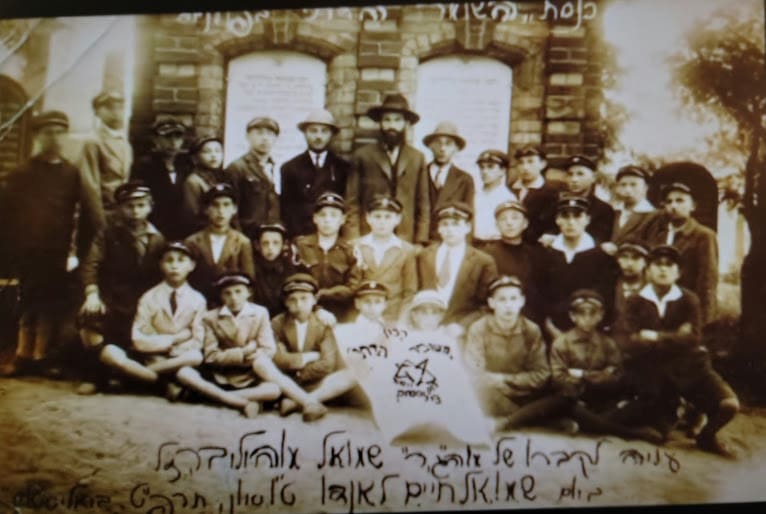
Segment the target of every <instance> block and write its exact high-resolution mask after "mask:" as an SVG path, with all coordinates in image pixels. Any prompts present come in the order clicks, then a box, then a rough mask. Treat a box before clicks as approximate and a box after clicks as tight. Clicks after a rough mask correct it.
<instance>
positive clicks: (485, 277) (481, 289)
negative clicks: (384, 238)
mask: <svg viewBox="0 0 766 514" xmlns="http://www.w3.org/2000/svg"><path fill="white" fill-rule="evenodd" d="M472 216H473V209H471V207H470V206H469V205H467V204H464V203H462V202H452V203H449V204H446V205H444V206H442V207H441V208H440V209H439V210H438V211H437V212H436V217H437V218H438V220H439V222H438V223H439V224H438V230H439V236H440V237H441V240H442V242H441V243H435V244H433V245H431V246H429V247H428V248H426V249H425V250H423V251H422V252H420V254H419V255H418V256H417V268H418V283H419V285H420V289H421V290H422V289H434V290H436V291H437V292H438V293H439V294H440V295H441V296H442V298H443V299H444V302H445V303H446V304H447V312H446V313H445V314H444V323H451V322H457V323H461V324H463V325H464V326H468V325H469V324H470V323H471V322H472V321H474V320H475V318H478V317H479V316H480V315H481V312H480V310H481V308H482V307H483V305H484V303H485V302H486V300H487V291H488V288H489V284H490V282H492V281H493V280H494V279H495V277H496V275H497V267H496V266H495V261H494V260H492V257H490V256H489V255H487V254H486V253H484V252H482V251H479V250H477V249H476V248H473V247H472V246H469V245H468V243H467V236H468V234H470V233H471V218H472Z"/></svg>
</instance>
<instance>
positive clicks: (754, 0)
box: [603, 0, 763, 175]
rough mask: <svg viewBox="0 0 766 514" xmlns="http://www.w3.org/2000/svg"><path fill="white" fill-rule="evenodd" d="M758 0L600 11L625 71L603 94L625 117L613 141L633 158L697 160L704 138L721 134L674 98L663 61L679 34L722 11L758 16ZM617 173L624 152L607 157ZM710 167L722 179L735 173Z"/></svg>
mask: <svg viewBox="0 0 766 514" xmlns="http://www.w3.org/2000/svg"><path fill="white" fill-rule="evenodd" d="M762 6H763V2H762V0H672V1H668V0H614V1H613V2H612V3H610V4H607V5H606V6H605V7H604V11H603V17H604V37H605V39H606V40H607V42H608V43H610V44H611V45H613V46H614V47H615V49H616V51H617V59H618V64H619V65H620V66H621V67H623V68H625V75H624V76H622V77H621V80H620V81H619V84H618V85H617V86H616V87H615V88H614V89H611V90H609V91H606V92H605V94H606V95H607V97H608V98H610V99H611V100H613V101H616V102H618V103H621V104H623V105H625V106H626V107H627V108H628V110H629V118H628V121H627V123H626V124H625V126H624V128H623V130H622V132H621V134H619V136H618V139H619V140H620V141H621V142H622V143H623V144H624V145H625V146H626V147H627V148H628V149H629V150H632V151H633V152H635V153H636V154H639V155H640V154H645V155H648V156H650V157H671V156H672V157H673V158H678V159H680V158H691V159H695V157H696V158H697V160H698V159H699V158H700V157H701V155H700V153H701V152H700V149H701V148H703V147H707V143H706V142H705V139H706V138H708V137H714V136H715V135H716V133H718V132H719V131H720V130H721V125H720V124H719V123H718V122H716V121H715V120H711V121H709V122H707V123H704V124H700V123H698V122H696V121H695V120H693V119H692V117H691V116H690V113H689V112H688V111H687V110H685V109H684V107H683V106H682V104H681V101H680V99H679V98H678V97H677V96H676V93H675V91H676V90H677V88H675V87H674V86H673V84H672V81H671V70H670V65H669V64H668V63H667V62H666V59H667V57H668V56H669V55H670V54H672V53H674V52H676V51H677V50H678V49H679V47H680V46H681V45H683V44H684V34H686V33H687V32H688V31H689V30H690V29H693V28H694V27H695V25H698V24H699V23H700V21H701V20H705V19H709V18H710V16H712V15H713V13H714V12H715V11H717V10H719V9H721V8H725V9H727V10H731V11H734V10H742V12H747V11H750V12H751V13H752V12H759V13H760V14H761V16H762V15H763V10H762ZM607 157H608V158H609V159H610V160H611V161H612V164H611V165H610V166H608V167H609V168H613V169H617V168H618V167H619V166H620V165H622V164H627V162H628V161H629V160H630V159H631V156H630V155H629V154H612V155H608V156H607ZM731 162H732V164H731V165H730V166H729V167H728V169H727V167H725V166H722V167H719V168H717V169H711V172H713V174H714V175H725V174H728V173H730V172H731V171H734V170H735V169H736V159H732V161H731Z"/></svg>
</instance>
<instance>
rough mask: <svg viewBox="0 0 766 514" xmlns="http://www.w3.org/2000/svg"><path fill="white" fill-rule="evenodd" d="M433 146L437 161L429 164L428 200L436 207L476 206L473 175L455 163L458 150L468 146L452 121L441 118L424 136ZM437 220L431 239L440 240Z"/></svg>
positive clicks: (432, 228) (432, 229)
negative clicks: (431, 130) (453, 203)
mask: <svg viewBox="0 0 766 514" xmlns="http://www.w3.org/2000/svg"><path fill="white" fill-rule="evenodd" d="M423 144H424V145H426V146H427V147H428V148H430V149H431V152H432V153H433V156H434V160H433V161H431V162H430V163H429V164H428V168H427V169H428V178H429V180H428V184H429V193H430V195H429V199H430V201H431V206H432V207H433V209H438V208H439V207H441V206H442V205H445V204H447V203H449V202H463V203H466V204H468V205H473V197H474V193H475V186H474V182H473V178H472V177H471V175H469V174H468V173H466V172H465V171H463V170H461V169H460V168H458V167H457V166H455V165H454V164H453V163H452V158H453V157H454V156H455V154H456V153H457V152H459V151H460V150H462V149H463V148H465V139H463V138H462V137H461V136H460V134H458V131H457V127H456V126H455V124H454V123H452V122H451V121H442V122H441V123H439V124H438V125H436V128H435V129H434V131H433V132H431V133H430V134H428V135H426V136H425V137H424V138H423ZM438 237H439V234H438V232H437V230H436V220H435V219H432V220H431V240H433V241H436V240H438Z"/></svg>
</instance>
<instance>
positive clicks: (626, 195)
mask: <svg viewBox="0 0 766 514" xmlns="http://www.w3.org/2000/svg"><path fill="white" fill-rule="evenodd" d="M648 185H649V172H647V171H646V170H645V169H644V168H641V167H640V166H623V167H622V168H620V170H619V171H618V172H617V187H616V188H615V193H616V196H617V199H618V200H619V201H620V202H621V205H620V206H619V208H618V209H617V210H616V211H615V216H614V227H613V228H612V237H611V241H612V242H613V243H614V244H616V245H619V244H620V243H622V242H623V241H625V240H626V239H628V238H631V239H637V240H640V241H643V240H645V239H646V234H645V231H646V227H647V224H648V223H649V221H650V220H651V218H652V215H653V214H654V212H655V209H654V206H653V205H652V204H651V203H650V202H649V200H647V199H646V193H647V191H648V189H649V187H648Z"/></svg>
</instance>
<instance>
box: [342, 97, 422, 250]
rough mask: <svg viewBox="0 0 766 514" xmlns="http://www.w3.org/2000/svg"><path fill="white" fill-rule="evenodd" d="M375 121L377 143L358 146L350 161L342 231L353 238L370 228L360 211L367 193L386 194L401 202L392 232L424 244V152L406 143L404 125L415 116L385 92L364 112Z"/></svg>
mask: <svg viewBox="0 0 766 514" xmlns="http://www.w3.org/2000/svg"><path fill="white" fill-rule="evenodd" d="M367 116H368V117H369V118H370V119H372V120H373V121H376V122H378V124H379V126H380V136H381V139H380V141H379V142H376V143H371V144H369V145H366V146H363V147H361V148H359V149H358V150H357V151H356V152H355V153H354V156H353V158H352V160H351V171H350V173H349V176H348V181H347V183H346V194H345V197H346V207H347V209H348V212H347V220H346V224H345V226H344V235H345V237H346V238H347V239H356V238H357V237H359V236H361V235H364V234H366V233H368V232H369V231H370V228H369V226H368V225H367V222H366V221H365V219H364V211H365V208H366V206H367V205H368V204H369V202H370V200H372V197H373V196H375V195H379V194H386V195H390V196H392V197H394V198H396V199H397V200H398V201H399V202H400V203H401V204H402V223H401V225H399V228H398V229H397V235H399V237H401V238H402V239H404V240H406V241H408V242H410V243H417V244H426V243H427V242H428V239H429V230H430V226H431V201H430V196H429V190H428V188H429V186H428V172H427V171H426V164H425V157H424V156H423V154H422V153H420V152H419V151H418V150H417V149H415V148H413V147H412V146H410V145H408V144H407V143H406V130H407V127H408V126H409V125H413V124H415V123H417V121H418V120H419V119H420V116H418V115H417V113H415V112H413V111H411V110H410V108H409V104H408V103H407V99H406V98H404V97H403V96H402V95H400V94H395V95H388V96H387V97H386V98H385V99H384V101H383V104H382V105H380V106H377V107H373V108H372V109H370V110H369V111H367Z"/></svg>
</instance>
